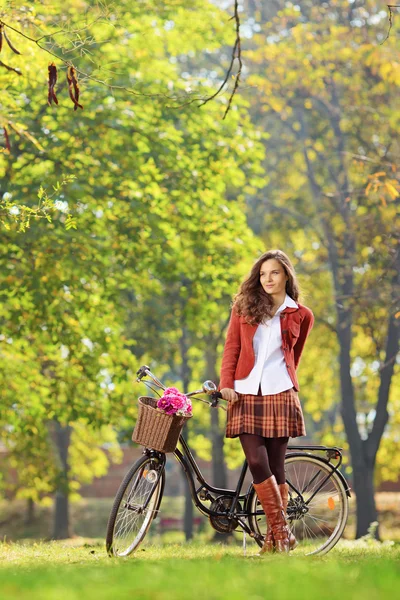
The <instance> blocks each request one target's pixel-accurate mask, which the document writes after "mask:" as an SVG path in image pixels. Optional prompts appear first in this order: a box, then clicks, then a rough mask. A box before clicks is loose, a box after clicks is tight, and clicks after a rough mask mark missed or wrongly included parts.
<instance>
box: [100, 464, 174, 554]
mask: <svg viewBox="0 0 400 600" xmlns="http://www.w3.org/2000/svg"><path fill="white" fill-rule="evenodd" d="M146 465H148V466H149V467H150V468H149V469H148V470H147V471H146V469H145V467H146ZM154 467H156V469H155V468H154ZM153 471H156V472H157V476H158V483H157V484H156V486H155V487H153V484H154V483H155V482H154V481H153V482H148V483H150V485H148V486H147V487H149V492H148V494H147V497H148V496H149V495H150V494H151V498H150V502H149V506H148V507H147V509H146V512H145V513H141V506H140V501H139V500H138V501H137V502H136V503H133V499H134V496H133V494H137V495H138V496H139V494H140V493H142V494H143V493H144V492H143V491H142V490H143V488H145V486H146V485H147V484H146V481H145V480H146V479H148V478H149V475H148V474H149V473H150V472H151V473H153ZM138 478H139V479H138ZM130 484H131V486H132V487H131V491H130V492H128V498H127V500H126V502H127V504H128V505H129V508H127V506H125V507H122V508H123V510H125V512H126V515H129V513H131V514H132V518H134V515H135V514H136V515H137V517H138V518H139V515H142V514H143V515H144V520H143V523H142V524H141V526H140V527H139V530H138V532H137V534H136V535H134V537H133V539H132V541H130V542H127V543H126V544H125V545H127V547H126V548H125V547H123V543H122V540H121V539H120V538H119V537H118V529H116V527H118V526H119V525H121V527H122V530H124V529H125V531H124V533H128V534H129V528H128V526H127V524H126V522H127V519H129V517H128V516H122V517H120V519H118V515H119V514H120V508H121V504H122V503H123V500H124V496H125V493H126V492H127V490H129V486H130ZM164 485H165V454H159V456H143V457H142V458H140V459H139V460H137V461H136V462H135V463H134V465H132V467H131V468H130V469H129V471H128V472H127V474H126V475H125V477H124V479H123V481H122V483H121V485H120V486H119V488H118V491H117V494H116V496H115V499H114V502H113V505H112V508H111V512H110V516H109V519H108V523H107V533H106V550H107V553H108V554H109V555H110V556H129V555H130V554H132V552H134V550H136V549H137V548H138V546H139V544H140V543H141V542H142V541H143V539H144V538H145V536H146V534H147V532H148V531H149V528H150V525H151V524H152V522H153V520H154V518H155V517H156V516H157V514H158V510H159V507H160V504H161V500H162V497H163V493H164ZM147 497H146V496H145V497H144V499H143V501H142V502H141V504H142V505H143V504H144V503H145V501H146V500H147ZM121 518H122V519H123V521H122V522H121Z"/></svg>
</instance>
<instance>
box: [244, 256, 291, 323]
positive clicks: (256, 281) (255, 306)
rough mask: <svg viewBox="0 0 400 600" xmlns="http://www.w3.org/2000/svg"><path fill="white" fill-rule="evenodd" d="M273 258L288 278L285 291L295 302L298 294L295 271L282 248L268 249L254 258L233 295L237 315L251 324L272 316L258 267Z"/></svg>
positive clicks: (271, 303) (271, 306) (268, 298)
mask: <svg viewBox="0 0 400 600" xmlns="http://www.w3.org/2000/svg"><path fill="white" fill-rule="evenodd" d="M271 258H275V260H277V261H278V262H279V263H280V264H281V265H282V267H283V269H284V271H285V273H286V275H287V276H288V280H287V282H286V293H287V294H288V295H289V296H290V297H291V298H293V300H294V301H295V302H296V301H297V300H298V298H299V295H300V289H299V284H298V282H297V278H296V273H295V270H294V267H293V265H292V263H291V262H290V259H289V257H288V256H287V255H286V254H285V253H284V252H282V250H269V251H268V252H264V254H262V255H261V256H260V258H258V259H257V260H256V262H255V263H254V265H253V266H252V269H251V271H250V274H249V275H248V276H247V277H246V279H245V280H244V281H243V283H242V284H241V286H240V288H239V291H238V293H237V294H235V296H234V297H233V307H234V308H236V310H237V312H238V313H239V315H242V316H244V317H246V320H247V322H248V323H250V324H251V325H255V324H256V323H257V324H258V323H261V321H262V320H263V319H265V318H268V317H272V314H273V313H272V308H273V301H272V296H271V295H270V294H268V293H267V292H266V291H265V290H264V289H263V287H262V285H261V283H260V269H261V265H262V264H263V262H265V261H266V260H269V259H271Z"/></svg>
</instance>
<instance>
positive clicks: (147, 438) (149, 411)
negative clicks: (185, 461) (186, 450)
mask: <svg viewBox="0 0 400 600" xmlns="http://www.w3.org/2000/svg"><path fill="white" fill-rule="evenodd" d="M156 407H157V400H156V399H155V398H151V397H150V396H140V398H139V413H138V419H137V421H136V426H135V429H134V430H133V434H132V440H133V441H134V442H136V443H137V444H141V445H142V446H146V448H154V450H158V451H159V452H173V451H174V450H175V448H176V446H177V444H178V439H179V436H180V433H181V431H182V427H183V426H184V424H185V423H186V421H187V420H188V419H190V418H191V415H190V416H188V417H178V416H177V415H167V414H165V413H163V412H161V411H159V410H156Z"/></svg>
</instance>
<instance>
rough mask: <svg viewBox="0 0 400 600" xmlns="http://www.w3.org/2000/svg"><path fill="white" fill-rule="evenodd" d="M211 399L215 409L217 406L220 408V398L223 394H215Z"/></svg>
mask: <svg viewBox="0 0 400 600" xmlns="http://www.w3.org/2000/svg"><path fill="white" fill-rule="evenodd" d="M211 398H212V400H211V406H212V407H213V408H215V407H216V406H218V400H219V399H220V398H222V394H221V392H213V393H212V394H211Z"/></svg>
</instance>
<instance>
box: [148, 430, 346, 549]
mask: <svg viewBox="0 0 400 600" xmlns="http://www.w3.org/2000/svg"><path fill="white" fill-rule="evenodd" d="M179 443H180V444H181V447H182V451H181V450H180V449H179V448H176V449H175V451H174V456H175V458H176V459H177V461H178V462H179V464H180V465H181V466H182V468H183V470H184V472H185V475H186V478H187V481H188V484H189V489H190V493H191V496H192V499H193V502H194V504H195V506H196V507H197V509H198V510H199V511H200V512H201V513H202V514H204V515H206V516H208V517H221V512H218V511H215V510H211V509H210V508H208V507H207V506H205V505H204V504H203V503H202V502H201V500H208V501H213V500H215V499H216V497H218V496H228V497H231V498H232V504H231V507H230V509H229V511H227V512H226V513H225V516H226V517H227V518H228V519H232V518H235V519H236V520H237V522H238V524H239V525H240V527H241V528H242V530H244V531H245V532H246V533H248V534H249V535H250V536H252V537H254V533H253V531H252V530H251V529H250V528H249V527H248V525H247V524H246V523H245V522H244V521H243V518H247V517H248V516H255V515H260V516H261V515H263V514H264V512H263V511H262V510H259V511H256V512H255V513H253V512H249V511H248V510H246V507H247V502H248V499H249V495H250V489H251V486H250V487H249V489H248V490H247V492H246V493H241V491H242V486H243V482H244V479H245V477H246V473H247V469H248V464H247V461H246V460H245V461H244V462H243V466H242V470H241V472H240V475H239V479H238V482H237V485H236V488H235V489H234V490H231V489H224V488H217V487H214V486H212V485H210V484H209V483H208V482H207V481H206V479H205V478H204V476H203V474H202V472H201V470H200V468H199V465H198V464H197V462H196V460H195V458H194V456H193V454H192V452H191V450H190V448H189V446H188V444H187V442H186V440H185V439H184V437H183V436H182V435H180V437H179ZM287 450H288V452H287V455H286V456H292V455H301V456H304V455H308V456H313V455H312V454H311V452H313V451H314V452H315V451H318V452H321V451H324V452H326V453H327V455H328V460H327V459H324V458H322V457H318V458H319V460H322V461H323V462H324V463H325V464H328V465H330V467H331V468H332V471H331V473H330V474H329V475H327V476H326V477H325V479H323V481H322V482H321V483H320V484H319V487H317V488H316V489H315V490H314V493H313V494H312V496H311V497H310V498H309V499H308V500H307V502H306V504H308V503H309V502H311V500H312V499H313V498H314V496H315V494H317V493H318V491H319V490H320V489H321V488H322V487H323V485H324V484H325V482H326V481H327V480H328V479H329V478H330V477H331V476H332V474H333V473H335V472H336V473H337V474H338V476H339V477H340V478H341V480H342V482H343V484H344V488H345V490H346V494H347V495H348V496H350V488H349V486H348V485H347V482H346V480H345V478H344V476H343V474H342V473H341V472H340V471H339V467H340V465H341V463H342V458H343V457H342V454H341V448H337V447H327V446H289V447H288V449H287ZM144 452H145V453H147V454H148V455H149V456H154V457H158V458H159V460H161V462H162V464H163V466H164V464H165V455H163V453H160V452H158V451H156V450H152V449H145V451H144ZM331 458H336V459H337V460H338V463H337V465H333V464H332V463H331V462H330V459H331ZM193 473H194V475H195V478H196V479H197V481H198V483H199V484H200V486H199V487H198V488H197V489H196V485H195V479H194V476H193ZM317 475H318V474H317ZM317 475H316V476H317ZM316 476H314V478H315V477H316ZM159 477H160V475H159V476H158V478H157V480H156V481H155V483H154V489H156V486H157V484H158V481H159ZM314 478H313V479H312V480H311V481H310V482H309V483H308V484H307V486H306V488H304V490H301V491H300V490H297V489H296V488H295V486H294V485H293V484H292V483H291V482H288V483H289V486H290V487H291V488H292V489H293V490H294V491H295V492H296V493H297V494H298V495H299V496H301V497H302V495H303V493H304V492H305V491H306V489H307V487H308V486H309V485H310V484H311V483H312V482H313V481H314ZM211 494H215V495H216V497H213V496H212V495H211ZM151 496H152V493H150V495H149V498H148V499H147V502H146V504H147V503H148V502H149V501H150V498H151ZM240 500H242V501H244V505H243V510H239V511H236V510H235V509H236V506H237V504H238V502H239V501H240ZM261 537H262V536H261Z"/></svg>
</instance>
